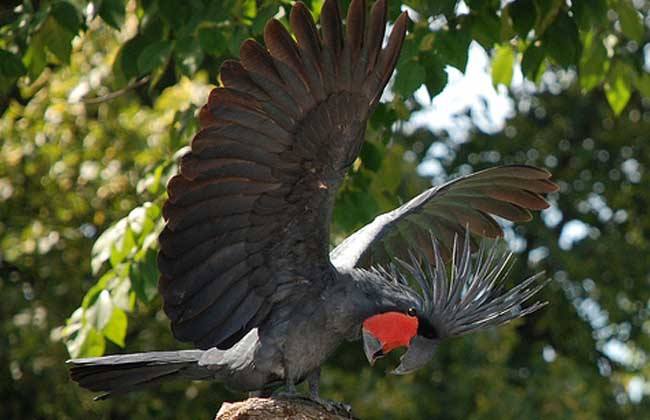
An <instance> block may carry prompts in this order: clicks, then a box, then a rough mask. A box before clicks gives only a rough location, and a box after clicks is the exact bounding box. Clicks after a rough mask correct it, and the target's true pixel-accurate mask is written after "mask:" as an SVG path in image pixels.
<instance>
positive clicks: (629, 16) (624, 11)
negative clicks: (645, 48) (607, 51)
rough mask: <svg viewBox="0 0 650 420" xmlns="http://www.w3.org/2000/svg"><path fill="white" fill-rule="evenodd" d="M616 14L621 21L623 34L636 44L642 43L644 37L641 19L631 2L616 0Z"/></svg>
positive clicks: (628, 0)
mask: <svg viewBox="0 0 650 420" xmlns="http://www.w3.org/2000/svg"><path fill="white" fill-rule="evenodd" d="M616 12H617V13H618V17H619V18H620V20H621V30H622V31H623V34H625V36H627V37H628V38H630V39H632V40H634V41H636V42H639V43H640V42H643V38H644V36H645V26H644V25H643V18H642V16H641V14H640V13H639V12H638V11H637V10H636V8H635V7H634V5H633V4H632V1H631V0H618V1H617V2H616Z"/></svg>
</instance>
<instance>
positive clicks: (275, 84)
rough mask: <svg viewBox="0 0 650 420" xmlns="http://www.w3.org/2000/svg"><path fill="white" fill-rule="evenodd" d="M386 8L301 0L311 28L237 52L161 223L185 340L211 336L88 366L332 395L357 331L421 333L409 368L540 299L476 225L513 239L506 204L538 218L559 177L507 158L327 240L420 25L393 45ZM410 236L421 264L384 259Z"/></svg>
mask: <svg viewBox="0 0 650 420" xmlns="http://www.w3.org/2000/svg"><path fill="white" fill-rule="evenodd" d="M386 14H387V7H386V2H385V1H384V0H379V1H377V2H376V3H375V4H374V5H373V7H372V10H371V11H370V13H369V14H368V13H367V10H366V5H365V2H364V1H362V0H353V1H352V3H351V5H350V8H349V11H348V15H347V18H346V27H345V35H344V31H343V25H342V23H341V21H342V19H341V16H340V11H339V8H338V5H337V3H336V1H335V0H327V1H325V3H324V5H323V9H322V12H321V25H320V31H319V30H318V29H317V27H316V25H315V23H314V22H313V20H312V18H311V15H310V12H309V11H308V10H307V9H306V7H305V6H304V5H302V4H301V3H296V5H295V6H294V7H293V9H292V13H291V16H290V19H289V20H290V23H291V27H292V29H293V31H294V34H295V38H296V41H294V39H293V38H292V37H291V35H289V33H288V32H287V31H286V29H285V28H284V27H283V26H282V24H281V23H279V22H278V21H276V20H271V21H270V22H269V23H268V24H267V26H266V29H265V33H264V35H265V42H266V48H264V47H262V46H261V45H259V44H257V43H256V42H254V41H252V40H249V41H246V42H244V44H243V45H242V48H241V61H240V62H236V61H226V62H225V63H224V65H223V66H222V68H221V74H220V76H221V82H222V85H223V86H221V87H218V88H216V89H214V90H213V92H212V93H211V94H210V98H209V99H208V103H207V105H206V106H204V107H203V109H202V110H201V112H200V114H199V120H200V123H201V130H200V131H199V133H198V134H197V135H196V136H195V137H194V139H193V141H192V144H191V150H190V152H189V153H187V154H186V155H185V156H184V157H183V158H182V160H181V163H180V170H179V173H178V174H177V175H176V176H174V177H173V178H172V179H171V180H170V182H169V184H168V193H169V199H168V201H167V203H166V204H165V207H164V209H163V216H164V217H165V219H166V221H167V224H166V226H165V229H164V230H163V232H162V233H161V235H160V253H159V259H158V265H159V268H160V272H161V277H160V281H159V290H160V293H161V295H162V298H163V302H164V306H163V308H164V310H165V312H166V314H167V315H168V316H169V318H170V320H171V326H172V331H173V333H174V335H175V336H176V338H178V339H179V340H181V341H189V342H192V343H194V345H195V346H196V347H197V350H187V351H180V352H152V353H140V354H133V355H128V354H127V355H119V356H107V357H100V358H89V359H76V360H72V361H71V364H72V370H71V371H72V378H73V379H74V380H76V381H77V382H79V383H80V384H81V385H82V386H84V387H86V388H89V389H91V390H93V391H103V392H106V393H108V394H116V393H122V392H128V391H131V390H135V389H137V388H139V387H141V386H145V385H151V384H155V383H158V382H160V381H162V380H166V379H168V378H173V377H177V378H178V377H184V378H190V379H213V380H218V381H220V382H222V383H224V384H225V385H226V386H228V387H229V388H232V389H236V390H241V391H258V392H262V393H269V392H271V391H272V390H274V389H275V388H277V387H279V386H281V385H286V386H287V389H288V390H289V391H293V390H294V386H295V384H297V383H300V382H302V381H304V380H305V379H309V380H310V384H311V385H312V391H314V395H315V396H317V384H318V375H319V369H320V366H321V365H322V364H323V363H324V362H325V361H326V360H327V358H328V357H329V356H330V355H331V354H332V353H333V352H334V351H335V350H336V349H337V347H338V346H339V345H340V344H341V343H342V342H343V341H344V340H355V339H359V338H363V342H364V351H365V352H366V355H367V356H368V358H369V360H370V361H371V362H373V361H374V360H375V359H376V358H377V357H381V356H382V355H384V354H385V353H388V352H389V351H391V350H392V349H394V348H397V347H408V351H407V352H406V353H405V355H404V356H403V358H402V364H401V365H400V366H399V367H398V368H397V369H396V370H395V373H400V374H401V373H407V372H409V371H412V370H414V369H416V368H418V367H420V366H422V365H424V363H426V361H428V360H429V359H430V357H431V356H432V349H433V347H434V345H435V344H436V343H437V342H438V341H439V340H441V339H443V338H446V337H452V336H457V335H461V334H466V333H468V332H471V331H475V330H478V329H481V328H485V327H488V326H492V325H500V324H502V323H505V322H508V321H509V320H511V319H514V318H517V317H520V316H523V315H525V314H527V313H530V312H532V311H534V310H536V309H538V308H539V307H540V305H539V304H533V305H530V306H528V307H524V306H523V305H524V303H525V301H526V300H527V299H529V298H530V297H531V296H532V295H533V294H535V293H536V292H537V291H538V290H539V288H540V287H541V286H539V285H536V284H535V281H536V278H531V279H528V280H526V281H524V282H522V283H520V284H519V285H518V286H516V287H514V288H513V289H511V290H509V291H503V290H500V288H499V287H498V286H499V284H500V281H501V279H502V278H503V272H504V267H505V265H506V264H507V258H504V257H503V255H502V254H500V253H498V252H496V251H494V249H496V248H493V249H491V250H488V251H485V252H483V253H481V256H482V257H479V259H478V262H477V264H476V267H475V268H476V269H475V270H473V269H472V267H473V266H472V263H471V258H470V257H471V254H472V252H473V251H475V250H476V244H475V243H474V239H473V238H472V237H470V234H469V232H470V231H471V232H472V233H473V234H475V235H478V236H487V237H492V238H494V237H498V236H500V235H501V233H502V232H501V228H500V227H499V225H498V224H497V223H496V222H495V220H494V218H493V216H492V215H497V216H501V217H503V218H505V219H508V220H512V221H526V220H529V219H530V217H531V215H530V213H529V209H533V210H535V209H541V208H545V207H546V206H547V203H546V201H545V200H544V199H543V197H542V194H543V193H546V192H551V191H555V190H556V188H557V187H556V185H555V184H553V183H552V182H550V181H549V179H548V178H549V177H550V174H549V173H548V172H546V171H545V170H541V169H537V168H533V167H529V166H516V165H515V166H503V167H498V168H492V169H488V170H485V171H482V172H479V173H476V174H472V175H470V176H466V177H463V178H458V179H455V180H453V181H450V182H448V183H446V184H444V185H441V186H438V187H434V188H431V189H429V190H427V191H425V192H423V193H422V194H420V195H419V196H417V197H415V198H414V199H412V200H411V201H409V202H408V203H406V204H404V205H403V206H401V207H399V208H398V209H395V210H393V211H391V212H388V213H385V214H384V215H380V216H378V217H377V218H376V219H375V220H374V221H373V222H371V223H369V224H368V225H366V226H365V227H364V228H362V229H360V230H359V231H357V232H356V233H355V234H353V235H351V236H350V237H349V238H347V239H346V240H345V241H344V242H343V243H342V244H341V245H340V246H339V247H337V248H336V249H334V250H333V251H332V252H331V253H330V248H329V239H330V232H329V227H330V222H331V218H332V209H333V207H334V199H335V195H336V192H337V190H338V188H339V186H340V184H341V182H342V181H343V179H344V177H345V175H346V173H347V170H348V168H349V167H350V166H351V165H352V163H353V162H354V161H355V159H356V157H357V155H358V153H359V150H360V148H361V146H362V144H363V140H364V132H365V127H366V121H367V119H368V116H369V115H370V113H371V112H372V110H373V109H374V107H375V106H376V105H377V103H378V101H379V98H380V96H381V93H382V91H383V89H384V87H385V86H386V84H387V83H388V80H389V78H390V76H391V74H392V72H393V69H394V67H395V64H396V62H397V58H398V56H399V51H400V48H401V45H402V42H403V40H404V37H405V33H406V27H407V17H406V14H402V15H401V16H400V17H399V18H398V19H396V20H395V22H394V24H393V26H392V32H391V34H390V36H389V37H388V40H387V42H386V45H385V47H384V48H382V44H383V43H384V31H385V28H386V19H387V16H386ZM466 230H467V233H466ZM465 234H466V237H465V239H464V240H462V241H461V239H460V238H461V237H462V236H463V235H465ZM432 237H433V238H435V239H432ZM409 249H411V250H413V252H415V256H413V257H412V258H411V259H410V263H405V262H404V263H401V264H402V267H403V268H405V269H406V271H408V273H409V274H404V272H400V271H398V270H395V269H394V267H393V269H392V270H393V271H391V272H389V271H387V270H385V269H383V268H381V267H380V266H379V265H378V264H384V266H385V267H388V266H387V265H386V264H389V263H390V264H392V263H394V262H396V261H400V260H398V259H396V258H399V259H401V260H404V261H409V258H410V257H411V256H412V255H411V254H409V252H408V250H409ZM449 260H451V261H452V263H451V272H452V275H451V279H449V278H448V276H447V273H446V271H445V269H444V266H445V264H446V262H448V261H449ZM421 264H423V265H422V266H421ZM423 267H424V268H423ZM427 267H428V268H427ZM407 277H412V279H414V280H417V282H418V283H419V286H420V288H421V293H419V292H417V291H416V290H415V289H414V288H413V286H412V285H410V284H409V282H408V280H407ZM108 394H107V395H108Z"/></svg>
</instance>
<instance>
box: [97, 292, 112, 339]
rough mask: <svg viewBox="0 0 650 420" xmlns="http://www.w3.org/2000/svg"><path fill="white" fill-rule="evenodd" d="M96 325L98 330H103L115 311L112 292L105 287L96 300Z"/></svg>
mask: <svg viewBox="0 0 650 420" xmlns="http://www.w3.org/2000/svg"><path fill="white" fill-rule="evenodd" d="M94 306H95V307H96V309H95V311H96V312H95V325H93V326H94V327H95V328H96V329H97V330H99V331H101V330H102V329H103V328H104V327H105V326H106V324H108V321H109V320H110V318H111V314H112V313H113V302H112V301H111V294H110V293H109V291H108V290H106V289H104V290H102V291H101V292H100V293H99V296H98V297H97V300H96V301H95V304H94Z"/></svg>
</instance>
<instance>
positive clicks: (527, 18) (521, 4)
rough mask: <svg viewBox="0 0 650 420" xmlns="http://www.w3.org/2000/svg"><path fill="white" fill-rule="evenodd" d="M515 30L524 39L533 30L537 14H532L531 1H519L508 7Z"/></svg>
mask: <svg viewBox="0 0 650 420" xmlns="http://www.w3.org/2000/svg"><path fill="white" fill-rule="evenodd" d="M506 10H507V11H508V15H509V16H510V19H511V20H512V26H513V28H514V30H515V31H516V32H517V33H518V34H519V36H520V37H521V38H522V39H526V36H527V35H528V33H529V32H530V30H531V29H533V25H534V24H535V13H531V12H532V10H531V7H530V0H517V1H514V2H512V3H510V4H508V5H507V6H506Z"/></svg>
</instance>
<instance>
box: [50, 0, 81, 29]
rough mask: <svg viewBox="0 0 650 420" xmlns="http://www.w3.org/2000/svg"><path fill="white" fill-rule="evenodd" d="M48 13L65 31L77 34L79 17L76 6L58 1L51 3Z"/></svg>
mask: <svg viewBox="0 0 650 420" xmlns="http://www.w3.org/2000/svg"><path fill="white" fill-rule="evenodd" d="M50 15H52V17H54V19H56V21H57V22H58V23H59V25H61V26H62V27H63V28H64V29H65V30H66V31H68V32H70V33H71V34H72V35H73V36H74V35H76V34H77V32H78V31H79V29H80V28H81V17H80V16H79V11H78V10H77V8H76V7H74V6H73V5H72V4H70V3H69V2H67V1H58V2H56V3H54V4H52V8H51V9H50Z"/></svg>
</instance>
